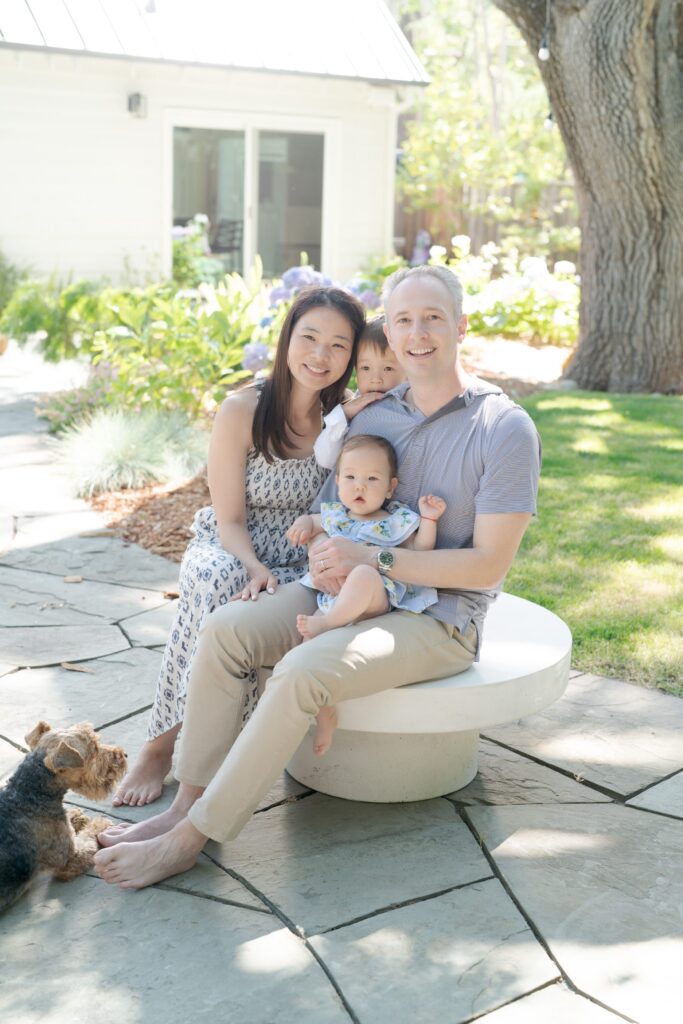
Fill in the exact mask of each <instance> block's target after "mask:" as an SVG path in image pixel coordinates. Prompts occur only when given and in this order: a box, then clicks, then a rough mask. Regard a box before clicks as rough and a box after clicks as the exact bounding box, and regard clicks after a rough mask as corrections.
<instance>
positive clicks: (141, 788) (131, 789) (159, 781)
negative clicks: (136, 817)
mask: <svg viewBox="0 0 683 1024" xmlns="http://www.w3.org/2000/svg"><path fill="white" fill-rule="evenodd" d="M166 735H167V734H165V736H166ZM165 736H164V739H165ZM161 739H162V737H157V739H155V740H152V741H151V742H149V741H148V742H147V743H145V745H144V747H143V748H142V750H141V751H140V754H139V756H138V759H137V761H136V762H135V764H134V765H133V767H132V768H131V770H130V771H129V772H128V773H127V775H126V777H125V778H124V780H123V782H122V783H121V785H120V786H119V788H118V789H117V790H116V793H115V794H114V796H113V798H112V804H113V805H114V807H120V806H121V805H122V804H126V805H127V806H128V807H142V806H143V805H144V804H151V803H153V802H154V801H155V800H158V799H159V797H160V796H161V791H162V790H163V788H164V779H165V778H166V776H167V775H168V773H169V772H170V770H171V759H172V757H173V741H171V743H170V744H169V743H168V742H164V743H160V742H159V740H161ZM173 739H175V736H174V737H173Z"/></svg>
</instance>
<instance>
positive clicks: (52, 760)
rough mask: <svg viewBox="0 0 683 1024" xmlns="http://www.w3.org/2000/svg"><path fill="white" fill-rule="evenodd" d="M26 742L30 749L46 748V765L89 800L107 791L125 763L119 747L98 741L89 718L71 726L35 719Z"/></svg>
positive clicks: (65, 783)
mask: <svg viewBox="0 0 683 1024" xmlns="http://www.w3.org/2000/svg"><path fill="white" fill-rule="evenodd" d="M26 742H27V744H28V746H29V749H30V750H44V751H45V759H44V764H45V767H46V768H47V769H48V771H50V772H52V774H53V775H56V776H57V777H58V778H59V780H60V782H62V783H63V784H64V785H65V786H66V787H67V788H68V789H73V790H75V792H76V793H80V794H81V796H85V797H89V798H90V799H92V800H102V799H103V798H104V797H105V796H108V795H109V793H110V792H111V791H112V789H113V788H114V786H115V785H116V783H117V782H118V781H119V779H121V778H122V777H123V775H124V774H125V771H126V765H127V763H128V762H127V758H126V753H125V751H124V750H123V749H122V748H121V747H110V746H107V744H105V743H101V742H100V738H99V736H98V735H97V733H96V732H95V730H94V729H93V727H92V725H91V724H90V722H80V723H79V724H78V725H73V726H72V727H71V728H70V729H51V728H50V726H49V725H48V724H47V722H38V725H37V726H36V727H35V729H32V730H31V732H30V733H28V735H27V736H26Z"/></svg>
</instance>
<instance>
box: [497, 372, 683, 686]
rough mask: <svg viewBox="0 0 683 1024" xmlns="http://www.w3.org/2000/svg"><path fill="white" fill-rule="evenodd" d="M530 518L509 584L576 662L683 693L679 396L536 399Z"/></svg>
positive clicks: (682, 419) (529, 405)
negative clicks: (535, 485)
mask: <svg viewBox="0 0 683 1024" xmlns="http://www.w3.org/2000/svg"><path fill="white" fill-rule="evenodd" d="M522 404H523V405H524V406H525V408H526V409H527V410H528V411H529V413H530V414H531V416H532V417H533V418H534V420H535V422H536V425H537V426H538V429H539V432H540V434H541V437H542V440H543V448H544V462H543V475H542V478H541V487H540V494H539V516H538V518H537V520H535V521H534V523H533V524H532V525H531V527H530V529H529V530H528V532H527V535H526V537H525V539H524V543H523V545H522V550H521V552H520V555H519V557H518V559H517V561H516V563H515V565H514V566H513V569H512V570H511V572H510V574H509V576H508V581H507V584H506V588H507V589H508V590H509V591H510V592H511V593H515V594H519V595H520V596H522V597H528V598H529V599H530V600H534V601H538V602H540V603H541V604H544V605H546V607H548V608H551V609H552V610H553V611H555V612H557V614H559V615H560V616H562V618H564V619H565V620H566V621H567V623H568V624H569V626H570V628H571V629H572V632H573V634H574V658H573V664H574V665H575V666H576V667H577V668H581V669H583V670H585V671H589V672H595V673H597V674H601V675H615V676H619V677H621V678H623V679H628V680H631V681H633V682H642V683H645V684H647V685H651V686H660V687H662V688H663V689H666V690H669V691H670V692H673V693H680V694H682V695H683V569H682V563H683V459H682V458H681V455H680V450H681V447H683V399H681V398H678V397H670V396H655V395H604V394H588V393H586V392H571V393H566V392H563V393H550V394H549V393H545V394H540V395H535V396H532V397H531V398H528V399H526V400H524V401H523V403H522Z"/></svg>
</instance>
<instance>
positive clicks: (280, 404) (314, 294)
mask: <svg viewBox="0 0 683 1024" xmlns="http://www.w3.org/2000/svg"><path fill="white" fill-rule="evenodd" d="M320 307H327V308H328V309H335V310H336V311H337V312H338V313H341V315H342V316H343V317H345V319H346V320H348V322H349V326H350V327H351V329H352V330H353V346H352V349H351V355H350V356H349V365H348V366H347V368H346V370H345V372H344V373H343V374H342V376H341V377H340V378H339V380H337V381H335V382H334V384H330V385H329V387H326V388H324V390H323V391H321V393H320V404H321V405H322V410H323V413H325V414H326V413H328V412H330V410H331V409H333V408H334V407H335V405H339V403H340V402H341V400H342V399H343V397H344V392H345V390H346V385H347V384H348V382H349V378H350V377H351V374H352V372H353V365H354V361H355V355H356V348H357V347H358V339H359V337H360V335H361V331H362V330H363V328H364V327H365V313H364V311H363V307H362V306H361V304H360V302H359V301H358V299H356V298H355V297H354V296H353V295H351V294H349V292H345V291H342V289H341V288H327V287H325V288H316V287H313V288H306V289H304V290H303V291H301V292H299V294H298V295H297V297H296V298H295V299H294V302H293V303H292V305H291V308H290V310H289V313H288V314H287V317H286V319H285V322H284V323H283V325H282V330H281V331H280V337H279V339H278V343H277V350H276V352H275V362H274V364H273V370H272V372H271V374H270V376H269V377H268V378H267V379H266V381H265V382H264V384H263V386H262V387H261V388H260V392H261V393H260V395H259V399H258V403H257V406H256V412H255V414H254V425H253V428H252V435H251V436H252V443H253V445H254V448H255V449H256V451H257V452H258V453H259V454H263V455H264V456H265V458H266V459H267V461H268V462H272V457H273V455H277V456H278V457H279V458H281V459H282V458H286V457H287V447H289V448H290V449H291V448H296V445H295V444H293V440H294V438H296V436H297V433H296V431H295V430H293V429H292V426H291V424H290V423H289V422H288V420H287V415H288V413H289V402H290V398H291V394H292V374H291V371H290V369H289V366H288V365H287V354H288V352H289V342H290V339H291V337H292V331H293V330H294V327H295V325H296V322H297V320H299V319H300V318H301V317H302V316H303V315H304V313H307V312H308V310H309V309H319V308H320Z"/></svg>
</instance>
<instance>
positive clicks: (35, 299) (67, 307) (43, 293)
mask: <svg viewBox="0 0 683 1024" xmlns="http://www.w3.org/2000/svg"><path fill="white" fill-rule="evenodd" d="M100 287H101V286H100V285H98V283H97V282H95V281H84V280H83V281H75V282H73V284H69V285H67V286H66V287H64V288H60V287H59V285H58V284H57V283H56V281H55V280H54V279H53V280H50V281H47V282H46V281H36V280H29V281H22V282H20V283H19V284H18V285H17V287H16V288H15V290H14V292H13V294H12V297H11V298H10V300H9V302H8V303H7V305H6V306H5V309H4V310H3V312H2V316H0V333H1V334H9V335H10V337H12V338H14V339H15V340H16V341H18V342H19V343H20V344H25V343H26V342H27V341H30V340H31V339H35V340H36V341H39V342H40V345H41V350H42V353H43V355H44V356H45V358H46V359H47V360H48V361H50V362H57V361H58V360H60V359H69V358H73V357H74V356H76V355H78V354H79V352H80V351H81V350H82V344H83V335H82V333H81V331H80V327H81V326H82V324H83V322H84V321H88V320H89V319H91V318H92V317H93V316H94V315H95V311H96V310H97V307H98V302H99V299H98V292H99V289H100Z"/></svg>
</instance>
